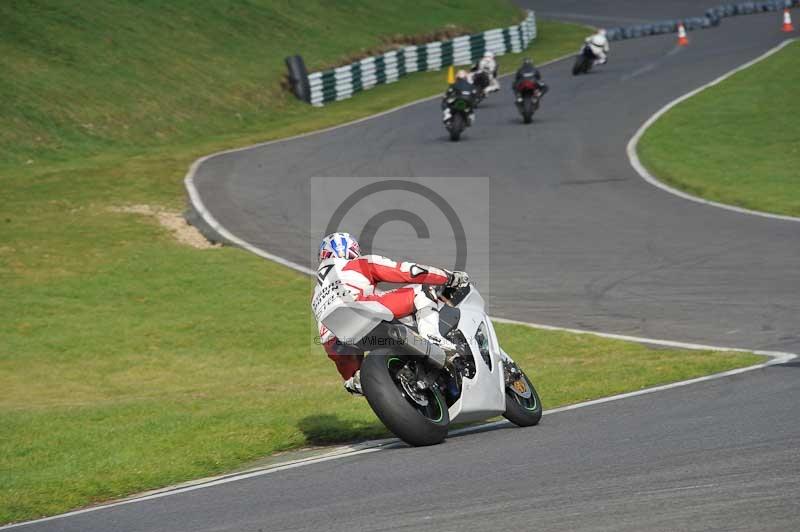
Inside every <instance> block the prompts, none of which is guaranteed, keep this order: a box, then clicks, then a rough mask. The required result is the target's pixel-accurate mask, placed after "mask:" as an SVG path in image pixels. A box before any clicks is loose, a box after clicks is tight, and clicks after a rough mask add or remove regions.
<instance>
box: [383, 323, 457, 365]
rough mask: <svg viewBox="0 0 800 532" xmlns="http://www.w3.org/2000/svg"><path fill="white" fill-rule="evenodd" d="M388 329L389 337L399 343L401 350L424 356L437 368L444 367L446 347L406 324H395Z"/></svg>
mask: <svg viewBox="0 0 800 532" xmlns="http://www.w3.org/2000/svg"><path fill="white" fill-rule="evenodd" d="M388 329H389V330H388V334H389V338H391V339H392V340H394V341H395V342H396V343H397V346H398V348H399V350H400V351H403V352H404V353H405V354H407V355H411V356H420V357H424V358H426V359H428V361H429V362H430V363H431V364H432V365H434V366H435V367H436V368H437V369H442V368H443V367H444V364H445V361H446V360H447V355H446V353H445V352H444V349H442V348H441V347H439V346H438V345H436V344H433V343H431V342H429V341H428V340H427V338H425V337H423V336H421V335H420V334H418V333H416V332H414V331H413V330H411V329H409V328H408V327H406V326H404V325H394V326H391V327H389V328H388Z"/></svg>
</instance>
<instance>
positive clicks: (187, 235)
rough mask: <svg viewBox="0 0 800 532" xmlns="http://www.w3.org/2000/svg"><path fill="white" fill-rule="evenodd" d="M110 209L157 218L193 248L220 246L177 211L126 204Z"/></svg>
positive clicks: (173, 234)
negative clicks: (208, 238)
mask: <svg viewBox="0 0 800 532" xmlns="http://www.w3.org/2000/svg"><path fill="white" fill-rule="evenodd" d="M111 211H112V212H123V213H129V214H141V215H143V216H152V217H154V218H155V219H156V220H158V223H159V224H161V226H162V227H164V228H166V229H169V231H170V233H172V236H173V237H175V240H177V241H178V242H180V243H181V244H184V245H187V246H191V247H193V248H197V249H210V248H218V247H221V246H220V245H219V244H212V243H211V242H209V241H208V240H206V238H205V237H204V236H203V235H202V234H200V231H198V230H197V229H195V228H194V227H192V226H191V225H189V224H188V223H186V220H184V218H183V216H182V215H181V213H179V212H175V211H169V210H167V209H163V208H161V207H157V206H153V205H126V206H124V207H112V208H111Z"/></svg>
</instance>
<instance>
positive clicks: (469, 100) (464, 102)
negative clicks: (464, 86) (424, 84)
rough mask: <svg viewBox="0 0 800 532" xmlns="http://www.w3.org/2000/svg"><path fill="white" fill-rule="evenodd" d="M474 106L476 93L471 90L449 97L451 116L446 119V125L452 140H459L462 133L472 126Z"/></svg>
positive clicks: (448, 106)
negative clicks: (470, 119)
mask: <svg viewBox="0 0 800 532" xmlns="http://www.w3.org/2000/svg"><path fill="white" fill-rule="evenodd" d="M473 107H474V94H473V93H472V92H470V91H459V92H457V93H456V94H454V95H452V96H450V97H449V98H448V99H447V108H448V109H449V110H450V117H449V118H448V119H447V120H445V122H444V127H446V128H447V131H449V132H450V140H452V141H454V142H455V141H457V140H458V139H460V138H461V133H462V132H463V131H464V130H465V129H466V128H467V127H469V126H470V121H469V117H470V115H471V114H472V110H473Z"/></svg>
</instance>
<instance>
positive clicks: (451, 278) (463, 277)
mask: <svg viewBox="0 0 800 532" xmlns="http://www.w3.org/2000/svg"><path fill="white" fill-rule="evenodd" d="M468 284H469V275H467V272H450V273H449V275H448V276H447V287H448V288H461V287H462V286H467V285H468Z"/></svg>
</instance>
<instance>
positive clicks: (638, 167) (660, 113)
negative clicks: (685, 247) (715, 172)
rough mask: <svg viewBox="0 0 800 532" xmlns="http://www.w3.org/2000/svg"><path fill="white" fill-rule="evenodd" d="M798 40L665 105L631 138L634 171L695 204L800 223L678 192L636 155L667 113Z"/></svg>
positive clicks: (788, 217) (630, 147)
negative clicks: (646, 136)
mask: <svg viewBox="0 0 800 532" xmlns="http://www.w3.org/2000/svg"><path fill="white" fill-rule="evenodd" d="M796 40H797V38H794V39H787V40H785V41H783V42H782V43H781V44H779V45H778V46H776V47H775V48H772V49H771V50H769V51H767V52H765V53H763V54H761V55H760V56H758V57H756V58H755V59H753V60H752V61H748V62H747V63H745V64H743V65H741V66H738V67H736V68H734V69H733V70H730V71H729V72H727V73H725V74H723V75H722V76H720V77H718V78H717V79H715V80H713V81H711V82H709V83H706V84H705V85H703V86H701V87H698V88H697V89H695V90H693V91H690V92H687V93H686V94H684V95H683V96H681V97H680V98H676V99H675V100H672V101H671V102H670V103H668V104H667V105H665V106H664V107H662V108H661V109H659V110H658V111H657V112H656V114H654V115H653V116H651V117H650V118H649V119H647V122H645V123H644V124H642V126H641V127H640V128H639V129H638V130H637V131H636V133H635V134H634V135H633V138H631V140H630V141H629V142H628V147H627V150H626V151H627V153H628V159H629V160H630V162H631V166H633V169H634V170H636V172H637V173H638V174H639V175H640V176H641V177H642V179H644V180H645V181H647V182H648V183H650V184H651V185H653V186H656V187H658V188H660V189H661V190H664V191H666V192H669V193H670V194H674V195H676V196H679V197H681V198H683V199H687V200H689V201H694V202H697V203H702V204H704V205H710V206H712V207H718V208H720V209H726V210H729V211H733V212H738V213H740V214H750V215H753V216H761V217H763V218H772V219H775V220H784V221H788V222H800V218H798V217H795V216H786V215H783V214H772V213H769V212H763V211H755V210H752V209H745V208H744V207H736V206H735V205H727V204H725V203H718V202H716V201H711V200H707V199H703V198H700V197H697V196H693V195H691V194H687V193H686V192H683V191H682V190H678V189H677V188H673V187H671V186H669V185H667V184H665V183H663V182H661V181H659V180H658V178H657V177H655V176H653V175H652V174H651V173H650V172H649V171H648V170H647V168H645V167H644V165H643V164H642V162H641V161H640V160H639V155H638V154H637V153H636V146H637V145H638V144H639V140H641V138H642V136H643V135H644V133H645V131H647V129H648V128H649V127H650V126H652V125H653V123H655V121H656V120H658V119H659V118H661V117H662V116H663V115H664V114H665V113H666V112H667V111H669V110H670V109H672V108H673V107H675V106H676V105H678V104H679V103H681V102H684V101H686V100H688V99H689V98H691V97H692V96H694V95H696V94H698V93H700V92H702V91H704V90H706V89H707V88H709V87H713V86H714V85H717V84H719V83H721V82H723V81H725V80H726V79H728V78H729V77H731V76H733V75H734V74H736V73H738V72H741V71H742V70H744V69H746V68H749V67H751V66H753V65H755V64H756V63H758V62H760V61H763V60H764V59H766V58H768V57H769V56H771V55H773V54H775V53H777V52H779V51H781V50H782V49H784V48H785V47H786V46H788V45H789V44H791V43H792V42H794V41H796Z"/></svg>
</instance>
